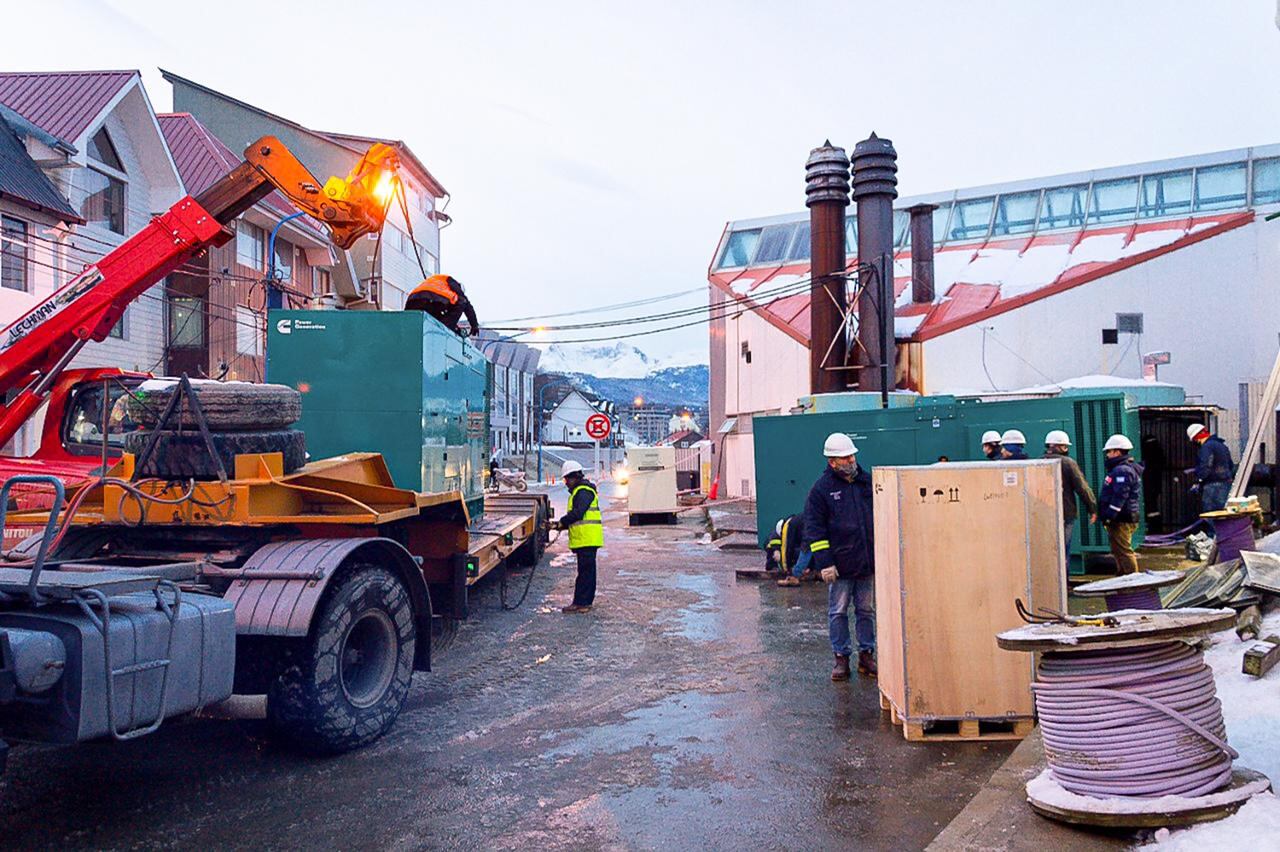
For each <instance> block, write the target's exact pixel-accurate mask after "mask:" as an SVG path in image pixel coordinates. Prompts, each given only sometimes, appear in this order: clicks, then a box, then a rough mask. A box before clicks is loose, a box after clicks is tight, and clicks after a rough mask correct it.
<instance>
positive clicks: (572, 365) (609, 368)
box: [538, 340, 707, 379]
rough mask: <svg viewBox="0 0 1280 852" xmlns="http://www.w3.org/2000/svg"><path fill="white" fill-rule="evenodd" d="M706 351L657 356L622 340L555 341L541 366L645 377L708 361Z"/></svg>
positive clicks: (618, 376) (607, 375)
mask: <svg viewBox="0 0 1280 852" xmlns="http://www.w3.org/2000/svg"><path fill="white" fill-rule="evenodd" d="M706 360H707V356H706V353H705V352H698V353H693V352H687V353H682V354H679V355H674V356H666V357H656V356H653V355H648V354H646V353H645V352H643V351H641V350H640V349H638V348H637V347H635V346H633V345H632V344H630V343H627V342H625V341H622V340H618V341H615V342H613V343H604V344H599V345H590V344H585V343H577V344H574V343H553V344H552V345H551V346H549V347H547V348H546V349H544V350H542V357H541V358H540V359H539V360H538V369H539V370H541V371H542V372H544V373H581V374H584V375H590V376H595V377H597V378H602V379H642V378H644V377H646V376H648V375H651V374H652V373H656V372H658V371H659V370H664V369H669V368H672V367H689V366H695V365H698V364H705V363H706Z"/></svg>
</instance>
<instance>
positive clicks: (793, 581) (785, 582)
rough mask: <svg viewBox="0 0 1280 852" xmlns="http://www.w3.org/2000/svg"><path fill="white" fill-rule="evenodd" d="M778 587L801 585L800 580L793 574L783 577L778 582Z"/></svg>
mask: <svg viewBox="0 0 1280 852" xmlns="http://www.w3.org/2000/svg"><path fill="white" fill-rule="evenodd" d="M778 585H779V586H798V585H800V578H799V577H796V576H793V575H791V574H788V575H787V576H785V577H783V578H782V579H781V580H779V581H778Z"/></svg>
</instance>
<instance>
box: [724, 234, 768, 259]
mask: <svg viewBox="0 0 1280 852" xmlns="http://www.w3.org/2000/svg"><path fill="white" fill-rule="evenodd" d="M759 241H760V229H759V228H756V229H755V230H751V231H734V232H733V233H732V234H730V235H729V239H728V241H726V242H725V244H724V254H722V255H720V266H721V267H725V266H746V265H747V264H748V263H750V262H751V258H752V257H753V256H754V255H755V251H756V243H758V242H759Z"/></svg>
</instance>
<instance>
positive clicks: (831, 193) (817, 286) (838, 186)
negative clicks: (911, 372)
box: [804, 139, 849, 393]
mask: <svg viewBox="0 0 1280 852" xmlns="http://www.w3.org/2000/svg"><path fill="white" fill-rule="evenodd" d="M804 177H805V205H806V206H808V208H809V276H810V283H809V326H810V331H809V391H810V393H836V392H839V391H842V390H844V389H845V383H846V378H845V371H844V369H843V368H844V367H845V366H846V362H847V359H848V353H849V344H848V340H847V337H846V334H845V328H844V313H845V310H846V300H845V279H844V270H845V264H846V261H845V245H844V215H845V209H846V208H847V207H848V206H849V158H848V157H846V156H845V153H844V149H843V148H838V147H836V146H834V145H832V144H831V140H829V139H828V140H827V141H826V142H824V143H823V144H822V147H820V148H814V149H813V150H812V151H810V152H809V159H808V160H807V161H806V162H805V164H804Z"/></svg>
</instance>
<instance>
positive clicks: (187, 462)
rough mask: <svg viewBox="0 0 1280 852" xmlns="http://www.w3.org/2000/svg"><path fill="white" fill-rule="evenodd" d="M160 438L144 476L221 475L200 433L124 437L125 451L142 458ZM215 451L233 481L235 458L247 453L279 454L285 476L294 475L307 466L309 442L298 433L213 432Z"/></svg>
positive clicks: (201, 477)
mask: <svg viewBox="0 0 1280 852" xmlns="http://www.w3.org/2000/svg"><path fill="white" fill-rule="evenodd" d="M155 434H159V436H160V438H159V440H158V441H157V442H156V448H155V451H154V452H153V453H152V454H151V458H149V459H148V460H147V464H146V465H145V466H144V467H143V468H141V469H140V470H139V473H140V474H141V475H142V476H155V477H159V478H161V479H212V478H215V477H217V475H218V465H217V463H216V462H215V461H214V460H213V459H211V458H209V451H208V449H207V448H206V447H205V445H204V437H203V436H202V435H201V434H200V431H199V430H198V429H197V430H196V431H193V432H182V433H181V434H179V433H178V432H175V431H172V430H170V429H165V430H162V431H160V432H159V433H156V432H129V433H128V434H126V435H125V436H124V449H125V452H127V453H133V454H134V455H135V456H138V457H141V456H142V451H143V450H144V449H146V446H147V442H148V441H149V440H150V439H151V436H152V435H155ZM210 437H211V438H212V439H213V449H214V451H215V452H216V453H217V454H218V458H219V459H221V460H222V465H223V468H224V469H225V470H226V471H227V476H231V477H234V476H235V472H236V456H237V455H241V454H244V453H280V454H281V455H282V456H284V472H285V473H293V472H294V471H295V470H297V469H298V468H300V467H302V466H303V465H304V464H306V463H307V445H306V438H305V437H304V436H303V434H302V433H301V432H299V431H298V430H297V429H277V430H273V431H270V432H212V433H211V434H210Z"/></svg>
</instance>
